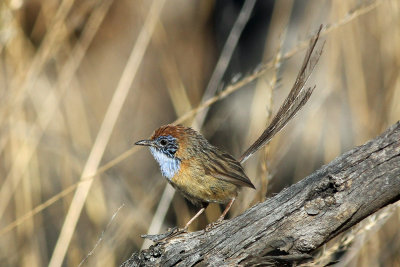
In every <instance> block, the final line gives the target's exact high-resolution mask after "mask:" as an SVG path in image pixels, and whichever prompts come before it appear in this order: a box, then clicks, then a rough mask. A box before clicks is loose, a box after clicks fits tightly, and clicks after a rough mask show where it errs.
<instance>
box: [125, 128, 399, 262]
mask: <svg viewBox="0 0 400 267" xmlns="http://www.w3.org/2000/svg"><path fill="white" fill-rule="evenodd" d="M399 199H400V122H397V123H396V124H394V125H393V126H391V127H390V128H389V129H388V130H387V131H386V132H385V133H383V134H382V135H381V136H379V137H377V138H375V139H373V140H371V141H369V142H368V143H366V144H364V145H362V146H360V147H356V148H354V149H352V150H351V151H349V152H347V153H345V154H344V155H342V156H340V157H338V158H336V159H335V160H333V161H332V162H331V163H329V164H327V165H325V166H323V167H322V168H321V169H319V170H318V171H316V172H314V173H313V174H311V175H310V176H308V177H306V178H304V179H303V180H301V181H300V182H298V183H296V184H294V185H292V186H290V187H289V188H286V189H284V190H283V191H282V192H280V193H279V194H278V195H276V196H274V197H272V198H270V199H267V200H266V201H264V202H263V203H259V204H257V205H255V206H253V207H252V208H250V209H248V210H247V211H246V212H245V213H243V214H242V215H240V216H238V217H236V218H234V219H231V220H227V221H224V222H223V223H221V224H220V225H218V226H217V227H215V228H213V229H211V230H209V231H204V230H202V231H198V232H193V233H185V234H181V235H179V236H176V237H173V238H170V239H168V240H165V241H163V242H159V243H156V244H155V245H153V246H151V247H150V248H149V249H147V250H143V251H141V252H139V253H134V254H133V255H132V256H131V258H130V259H129V260H127V261H126V262H125V263H123V265H122V266H124V267H127V266H139V265H140V266H145V265H162V266H172V265H177V266H193V265H196V264H199V265H201V266H204V265H207V266H208V265H210V266H226V265H232V266H236V265H253V264H255V263H260V262H261V263H262V262H264V263H265V262H266V261H268V262H269V263H273V264H276V265H277V264H282V261H286V262H293V261H301V260H304V259H306V258H309V257H310V256H309V254H310V253H312V252H313V251H314V250H315V249H317V248H318V247H320V246H321V245H322V244H324V243H326V242H328V241H329V240H330V239H332V238H333V237H335V236H336V235H338V234H340V233H342V232H344V231H345V230H347V229H348V228H350V227H352V226H354V225H355V224H356V223H358V222H359V221H361V220H362V219H364V218H365V217H367V216H368V215H370V214H372V213H374V212H376V211H377V210H379V209H381V208H383V207H384V206H386V205H389V204H391V203H393V202H395V201H397V200H399ZM278 262H279V263H278Z"/></svg>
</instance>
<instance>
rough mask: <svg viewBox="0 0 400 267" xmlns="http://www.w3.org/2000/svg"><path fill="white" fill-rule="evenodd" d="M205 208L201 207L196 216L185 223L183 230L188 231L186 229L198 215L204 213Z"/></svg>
mask: <svg viewBox="0 0 400 267" xmlns="http://www.w3.org/2000/svg"><path fill="white" fill-rule="evenodd" d="M205 209H206V208H205V207H203V208H201V209H200V210H199V211H198V212H197V213H196V215H194V216H193V217H192V219H190V220H189V221H188V222H187V224H186V225H185V227H184V228H183V230H184V231H186V230H187V229H188V227H189V225H190V224H191V223H192V222H193V221H194V220H195V219H196V218H197V217H199V216H200V214H202V213H203V211H204V210H205Z"/></svg>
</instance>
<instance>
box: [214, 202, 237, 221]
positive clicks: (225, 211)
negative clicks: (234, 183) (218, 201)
mask: <svg viewBox="0 0 400 267" xmlns="http://www.w3.org/2000/svg"><path fill="white" fill-rule="evenodd" d="M235 199H236V198H235V197H234V198H232V199H231V201H229V203H228V205H227V206H226V208H225V210H224V212H222V214H221V216H219V218H218V220H217V222H222V221H223V220H224V218H225V216H226V214H227V213H228V211H229V210H230V209H231V207H232V205H233V202H235Z"/></svg>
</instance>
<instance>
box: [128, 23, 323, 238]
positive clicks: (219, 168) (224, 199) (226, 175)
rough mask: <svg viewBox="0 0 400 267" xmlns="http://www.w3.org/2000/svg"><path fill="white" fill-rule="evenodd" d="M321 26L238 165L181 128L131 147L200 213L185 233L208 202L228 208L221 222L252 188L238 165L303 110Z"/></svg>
mask: <svg viewBox="0 0 400 267" xmlns="http://www.w3.org/2000/svg"><path fill="white" fill-rule="evenodd" d="M320 31H321V27H320V29H319V31H318V33H317V34H316V36H314V38H313V39H312V40H311V41H310V45H309V48H308V51H307V53H306V56H305V58H304V61H303V65H302V67H301V69H300V71H299V74H298V76H297V78H296V81H295V83H294V85H293V87H292V89H291V90H290V92H289V95H288V96H287V98H286V99H285V101H284V102H283V104H282V106H281V107H280V108H279V110H278V112H277V114H276V115H275V117H274V118H273V119H272V121H271V123H270V124H269V126H268V127H267V128H266V129H265V131H264V132H263V133H262V134H261V135H260V137H259V138H258V139H257V140H256V141H255V142H254V143H253V144H252V145H251V146H250V147H249V148H248V149H247V150H246V151H245V152H244V153H243V155H242V156H241V157H240V158H239V160H236V159H234V158H233V157H232V156H231V155H230V154H228V153H227V152H224V151H222V150H220V149H219V148H218V147H215V146H213V145H211V144H210V143H209V142H208V141H207V140H206V139H205V138H204V137H203V136H202V135H201V134H199V133H198V132H196V131H195V130H193V129H192V128H190V127H184V126H182V125H171V124H169V125H165V126H161V127H160V128H158V129H157V130H155V132H154V133H153V135H152V136H151V137H150V139H148V140H141V141H138V142H136V143H135V145H141V146H148V147H149V148H150V151H151V154H152V155H153V157H154V159H155V160H156V161H157V162H158V164H159V165H160V169H161V173H162V175H163V176H164V177H165V178H167V180H168V182H169V183H170V184H171V185H172V186H173V187H174V188H175V189H176V190H178V191H179V192H180V193H182V194H183V196H184V197H186V198H187V199H188V200H190V201H191V202H192V203H193V204H194V205H196V206H199V207H200V210H199V212H197V214H196V215H195V216H194V217H193V218H192V219H190V220H189V222H188V223H187V224H186V226H185V228H184V230H186V229H187V228H188V226H189V225H190V223H192V222H193V221H194V220H195V219H196V218H197V217H198V216H199V215H200V214H201V213H202V212H203V211H204V210H205V208H206V207H207V205H208V203H210V202H214V203H222V204H225V203H228V205H227V207H226V208H225V210H224V211H223V213H222V214H221V216H220V217H219V219H218V221H217V222H219V221H222V220H223V219H224V217H225V215H226V214H227V212H228V211H229V209H230V207H231V206H232V204H233V202H234V201H235V198H236V196H237V194H238V190H239V188H240V187H250V188H254V189H255V187H254V185H253V184H252V182H251V181H250V179H249V178H248V177H247V176H246V174H245V172H244V170H243V167H242V166H241V163H243V162H244V161H246V160H247V159H248V158H249V157H250V156H251V155H252V154H254V153H255V152H256V151H257V150H258V149H260V147H262V146H263V145H265V144H266V143H268V142H269V141H270V140H271V138H272V137H273V136H274V135H275V134H276V133H277V132H279V131H280V130H281V129H282V128H283V127H284V126H285V125H286V124H287V123H288V122H289V121H290V119H291V118H293V116H294V115H295V114H296V113H297V112H298V111H299V110H300V109H301V108H302V107H303V106H304V105H305V103H306V102H307V101H308V99H309V98H310V96H311V94H312V92H313V90H314V88H315V87H308V88H304V85H305V83H306V81H307V79H308V78H309V76H310V75H311V73H312V70H313V69H314V67H315V65H316V63H317V62H318V59H319V57H320V55H321V53H322V47H321V48H320V49H319V50H318V51H317V53H316V55H315V56H314V57H312V54H313V51H314V48H315V46H316V43H317V40H318V37H319V33H320Z"/></svg>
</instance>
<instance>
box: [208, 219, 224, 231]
mask: <svg viewBox="0 0 400 267" xmlns="http://www.w3.org/2000/svg"><path fill="white" fill-rule="evenodd" d="M223 220H224V218H222V219H221V218H219V219H218V220H216V221H215V222H212V223H210V224H208V225H207V226H206V229H205V230H206V231H210V230H211V229H213V228H215V227H216V226H218V225H220V224H221V223H222V222H223Z"/></svg>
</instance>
